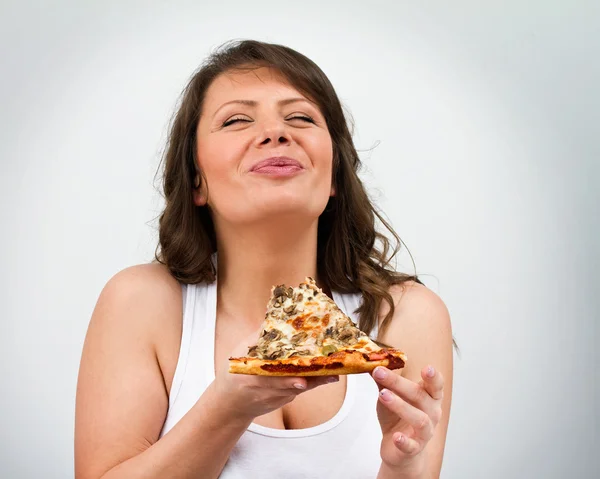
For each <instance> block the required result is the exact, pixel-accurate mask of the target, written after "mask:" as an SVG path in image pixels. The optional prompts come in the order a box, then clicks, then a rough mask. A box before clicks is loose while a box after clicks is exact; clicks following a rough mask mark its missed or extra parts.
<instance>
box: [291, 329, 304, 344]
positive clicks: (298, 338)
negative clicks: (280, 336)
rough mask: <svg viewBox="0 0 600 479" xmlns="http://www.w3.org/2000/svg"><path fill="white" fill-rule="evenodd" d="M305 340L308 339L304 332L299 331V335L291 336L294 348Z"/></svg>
mask: <svg viewBox="0 0 600 479" xmlns="http://www.w3.org/2000/svg"><path fill="white" fill-rule="evenodd" d="M306 338H308V334H307V333H306V332H304V331H301V332H299V333H296V334H294V335H293V336H292V340H291V341H292V344H293V345H294V346H296V345H297V344H299V343H302V342H303V341H305V340H306Z"/></svg>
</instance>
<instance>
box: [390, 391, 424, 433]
mask: <svg viewBox="0 0 600 479" xmlns="http://www.w3.org/2000/svg"><path fill="white" fill-rule="evenodd" d="M379 400H380V401H381V402H382V403H383V404H384V405H385V407H386V408H388V409H389V410H390V411H392V412H393V413H394V414H396V415H397V416H399V417H401V418H402V419H404V420H405V421H406V422H407V423H408V424H410V425H411V426H412V427H413V429H414V430H415V433H416V435H417V437H418V438H420V439H423V440H425V441H429V439H431V438H432V436H433V423H432V421H431V418H430V417H429V415H428V414H426V413H425V412H423V411H421V410H420V409H417V408H416V407H415V406H413V405H412V404H409V403H407V402H406V401H405V400H404V399H402V398H401V397H398V396H396V395H395V394H394V393H393V392H391V391H390V390H389V389H382V390H381V392H380V393H379Z"/></svg>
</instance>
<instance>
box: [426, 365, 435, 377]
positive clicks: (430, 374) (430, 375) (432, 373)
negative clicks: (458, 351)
mask: <svg viewBox="0 0 600 479" xmlns="http://www.w3.org/2000/svg"><path fill="white" fill-rule="evenodd" d="M434 375H435V369H433V366H429V367H428V368H427V376H428V377H430V378H432V377H433V376H434Z"/></svg>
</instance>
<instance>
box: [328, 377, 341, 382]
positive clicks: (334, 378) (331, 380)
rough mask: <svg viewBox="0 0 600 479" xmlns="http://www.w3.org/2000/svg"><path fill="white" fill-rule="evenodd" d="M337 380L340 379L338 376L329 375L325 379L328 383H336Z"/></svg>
mask: <svg viewBox="0 0 600 479" xmlns="http://www.w3.org/2000/svg"><path fill="white" fill-rule="evenodd" d="M339 380H340V378H338V377H335V376H330V377H328V378H327V379H326V380H325V381H326V382H328V383H337V382H338V381H339Z"/></svg>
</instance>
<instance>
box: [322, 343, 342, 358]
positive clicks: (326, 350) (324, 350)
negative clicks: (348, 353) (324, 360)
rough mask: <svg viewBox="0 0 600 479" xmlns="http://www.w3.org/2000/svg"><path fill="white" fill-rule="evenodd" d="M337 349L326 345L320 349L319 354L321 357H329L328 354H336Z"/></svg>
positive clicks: (331, 345)
mask: <svg viewBox="0 0 600 479" xmlns="http://www.w3.org/2000/svg"><path fill="white" fill-rule="evenodd" d="M337 351H338V348H336V347H335V346H334V345H333V344H328V345H326V346H323V347H322V348H321V352H322V353H323V356H329V355H330V354H333V353H337Z"/></svg>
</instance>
